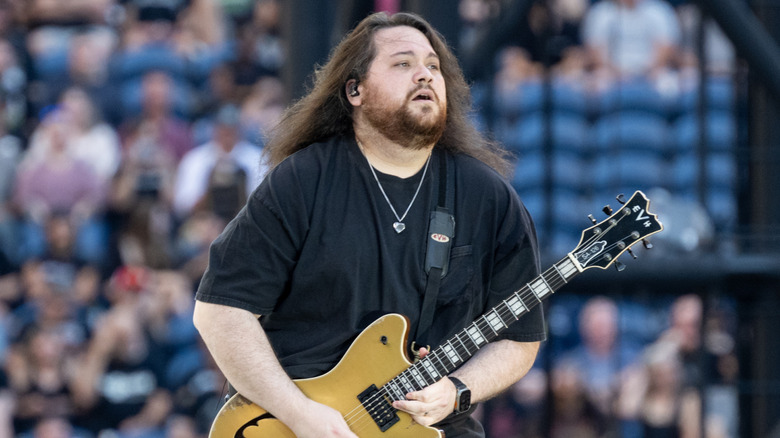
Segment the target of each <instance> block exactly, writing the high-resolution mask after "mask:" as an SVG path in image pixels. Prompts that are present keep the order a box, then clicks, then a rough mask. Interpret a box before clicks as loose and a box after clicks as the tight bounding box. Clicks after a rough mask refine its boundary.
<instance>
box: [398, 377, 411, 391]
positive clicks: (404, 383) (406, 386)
mask: <svg viewBox="0 0 780 438" xmlns="http://www.w3.org/2000/svg"><path fill="white" fill-rule="evenodd" d="M398 379H399V380H400V381H401V387H402V388H403V389H405V390H406V392H412V391H414V389H415V388H414V386H413V385H412V382H410V381H409V379H407V378H406V376H405V375H403V374H401V375H400V376H398Z"/></svg>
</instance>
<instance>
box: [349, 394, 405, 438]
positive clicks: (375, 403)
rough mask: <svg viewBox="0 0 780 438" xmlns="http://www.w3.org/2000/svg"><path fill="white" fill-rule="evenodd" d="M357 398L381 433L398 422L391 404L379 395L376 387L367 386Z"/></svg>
mask: <svg viewBox="0 0 780 438" xmlns="http://www.w3.org/2000/svg"><path fill="white" fill-rule="evenodd" d="M357 398H358V400H359V401H360V404H362V405H363V407H364V408H365V409H366V411H367V412H368V414H369V415H371V418H372V419H373V420H374V422H375V423H376V425H377V426H378V427H379V430H381V431H382V432H384V431H386V430H387V429H389V428H390V427H391V426H392V425H394V424H395V423H397V422H398V421H399V420H400V418H398V414H396V412H397V410H396V409H395V408H394V407H393V405H392V402H391V401H390V400H389V399H388V398H387V397H386V396H385V395H382V394H380V393H379V388H377V387H376V385H371V386H369V387H368V388H367V389H366V390H365V391H363V392H361V393H360V394H358V396H357Z"/></svg>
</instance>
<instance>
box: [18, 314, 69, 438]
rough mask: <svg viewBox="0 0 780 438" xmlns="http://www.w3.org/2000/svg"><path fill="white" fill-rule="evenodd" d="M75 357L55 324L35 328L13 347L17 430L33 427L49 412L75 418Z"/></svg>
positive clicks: (26, 429)
mask: <svg viewBox="0 0 780 438" xmlns="http://www.w3.org/2000/svg"><path fill="white" fill-rule="evenodd" d="M74 360H75V357H74V354H73V352H72V351H68V345H67V342H66V340H65V338H64V333H62V332H60V331H59V330H57V328H56V327H34V328H32V329H31V330H30V331H29V333H27V334H25V336H24V338H23V339H22V340H21V342H20V343H19V344H17V346H16V347H15V348H14V349H13V350H12V354H11V355H10V357H9V362H8V366H7V369H8V372H9V376H8V377H9V381H10V384H11V388H12V389H13V390H14V392H15V393H16V411H15V414H14V429H15V431H16V433H25V432H30V431H32V430H33V428H34V427H35V426H36V424H38V423H39V422H40V421H42V420H44V419H45V418H48V417H49V416H57V417H61V418H63V419H66V420H68V421H70V420H72V419H73V418H74V416H75V405H74V404H73V400H72V397H71V394H70V388H69V386H70V383H71V379H72V377H73V375H74V373H75V372H76V369H75V368H74V366H75V363H74Z"/></svg>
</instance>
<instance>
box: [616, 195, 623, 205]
mask: <svg viewBox="0 0 780 438" xmlns="http://www.w3.org/2000/svg"><path fill="white" fill-rule="evenodd" d="M615 199H617V202H619V203H620V205H623V204H625V203H626V195H624V194H622V193H621V194H619V195H617V197H615Z"/></svg>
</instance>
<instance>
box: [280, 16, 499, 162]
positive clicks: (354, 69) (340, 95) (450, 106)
mask: <svg viewBox="0 0 780 438" xmlns="http://www.w3.org/2000/svg"><path fill="white" fill-rule="evenodd" d="M397 26H410V27H413V28H415V29H417V30H419V31H420V32H422V33H423V34H424V35H425V36H426V38H428V41H429V42H430V43H431V47H433V50H434V51H435V52H436V53H437V54H438V55H439V62H440V65H441V72H442V75H443V77H444V80H445V83H446V85H447V124H446V127H445V129H444V134H443V135H442V137H441V139H440V140H439V143H438V144H437V147H441V148H444V149H447V150H450V151H453V152H454V153H463V154H467V155H470V156H473V157H475V158H477V159H478V160H480V161H482V162H484V163H485V164H487V165H489V166H490V167H492V168H494V169H495V170H497V171H498V172H499V173H501V174H502V175H505V176H506V175H508V174H509V172H510V169H511V166H510V163H509V161H508V159H507V153H506V152H505V151H504V150H503V149H502V148H500V147H499V146H498V145H497V144H496V143H494V142H493V141H491V140H489V139H487V138H486V137H484V136H483V135H482V134H481V133H480V132H479V131H478V130H477V129H476V127H475V126H474V125H473V123H472V122H471V120H470V119H469V111H470V109H471V92H470V89H469V86H468V84H467V83H466V80H465V78H464V77H463V72H462V71H461V69H460V66H459V65H458V60H457V59H456V58H455V55H454V54H453V53H452V51H451V50H450V49H449V47H447V44H446V43H445V42H444V39H443V38H442V36H441V35H440V34H439V33H438V32H437V31H436V30H435V29H434V28H433V27H432V26H431V25H430V24H429V23H428V22H426V21H425V20H424V19H422V18H421V17H420V16H418V15H415V14H411V13H405V12H401V13H397V14H393V15H392V16H388V15H387V14H385V13H384V12H378V13H375V14H371V15H369V16H368V17H366V18H365V19H363V21H361V22H360V23H359V24H358V25H357V27H355V29H354V30H352V32H350V33H349V34H348V35H347V36H346V37H345V38H344V39H343V40H342V41H341V42H340V43H339V44H338V45H337V46H336V47H335V48H334V49H333V50H332V51H331V53H330V59H329V60H328V62H327V63H326V64H325V65H324V66H323V67H321V68H318V69H317V70H316V71H315V76H314V87H313V88H312V90H311V91H310V92H309V93H308V94H307V95H306V96H304V97H303V98H301V99H300V100H299V101H297V102H296V103H295V104H293V105H292V106H291V107H290V108H288V109H287V111H286V112H285V114H284V116H283V117H282V120H281V121H280V122H279V124H278V125H277V126H276V127H275V128H274V129H273V131H272V132H271V136H270V139H269V141H268V143H267V144H266V147H265V151H266V154H267V158H268V161H269V164H271V165H272V166H276V165H277V164H279V163H280V162H281V161H282V160H284V159H285V158H287V157H288V156H290V155H292V154H293V153H294V152H296V151H298V150H300V149H303V148H305V147H306V146H308V145H310V144H312V143H316V142H319V141H323V140H326V139H328V138H330V137H333V136H336V135H349V134H352V133H353V128H352V105H351V104H350V103H349V101H348V100H347V96H346V92H345V84H346V83H347V81H349V80H350V79H355V80H358V81H360V80H362V79H363V78H365V76H366V73H367V72H368V68H369V66H370V64H371V61H373V59H374V56H375V55H376V48H375V47H374V34H375V33H376V32H377V30H380V29H384V28H389V27H397Z"/></svg>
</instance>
